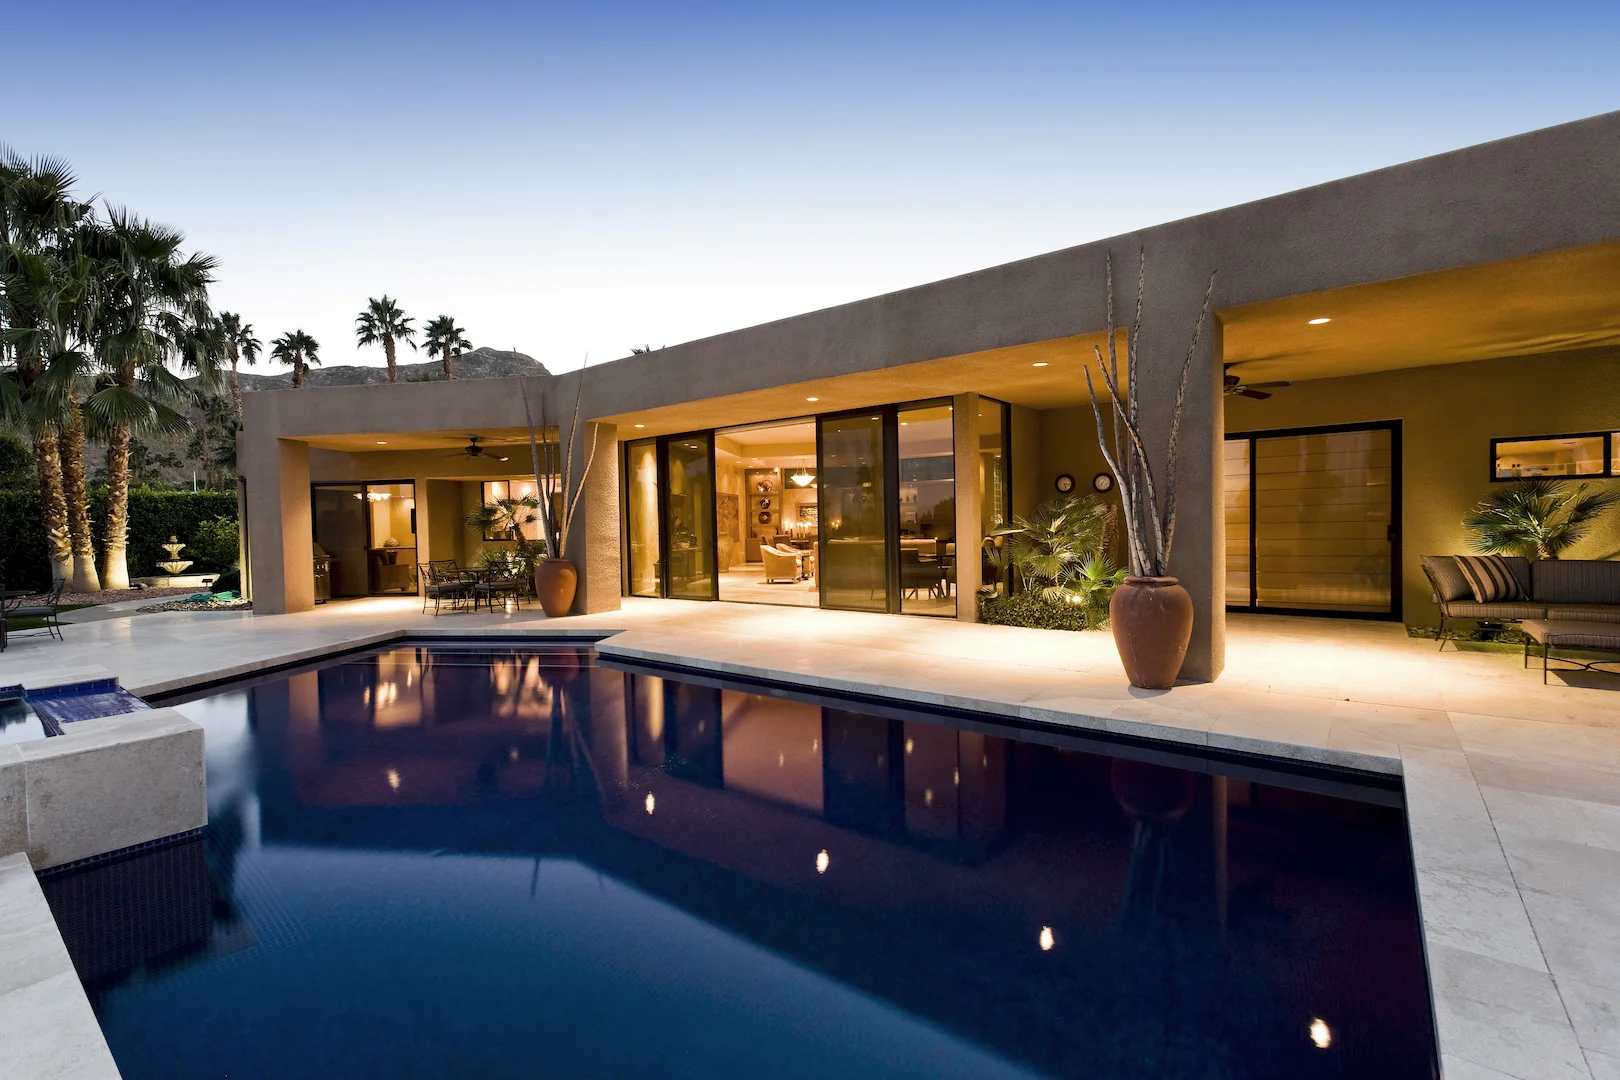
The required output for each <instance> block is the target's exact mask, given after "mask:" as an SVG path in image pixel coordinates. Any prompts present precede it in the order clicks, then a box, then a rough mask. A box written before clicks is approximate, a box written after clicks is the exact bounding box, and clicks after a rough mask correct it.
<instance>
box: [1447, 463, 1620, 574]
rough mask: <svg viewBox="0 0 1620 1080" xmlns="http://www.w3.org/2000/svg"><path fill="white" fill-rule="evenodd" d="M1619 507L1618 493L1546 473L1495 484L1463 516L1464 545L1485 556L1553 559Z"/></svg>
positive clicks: (1619, 494)
mask: <svg viewBox="0 0 1620 1080" xmlns="http://www.w3.org/2000/svg"><path fill="white" fill-rule="evenodd" d="M1617 505H1620V491H1617V490H1614V489H1612V488H1611V489H1609V490H1607V491H1594V492H1591V493H1588V492H1587V490H1586V485H1585V484H1580V485H1577V486H1576V487H1574V488H1569V487H1566V486H1565V485H1564V484H1563V483H1561V482H1559V481H1557V480H1553V479H1550V478H1547V477H1537V478H1536V479H1534V480H1521V481H1519V482H1518V483H1516V484H1507V485H1504V486H1503V487H1500V488H1496V489H1495V490H1493V491H1492V492H1491V493H1490V494H1489V495H1487V496H1486V497H1485V498H1484V499H1483V500H1481V501H1480V503H1479V505H1478V506H1476V507H1474V509H1473V510H1472V511H1470V512H1469V514H1468V516H1467V517H1465V518H1463V526H1464V527H1465V528H1466V529H1467V530H1468V531H1469V533H1470V534H1471V535H1470V536H1469V544H1470V545H1471V546H1472V547H1473V549H1474V550H1475V551H1478V552H1480V553H1482V554H1485V555H1528V556H1529V557H1531V558H1533V559H1556V558H1558V556H1559V555H1560V554H1561V553H1563V552H1564V551H1565V550H1567V549H1569V548H1571V547H1573V546H1574V545H1575V544H1576V542H1578V541H1579V540H1580V539H1581V537H1583V536H1585V535H1586V533H1587V530H1589V529H1590V528H1591V527H1592V523H1593V522H1594V521H1596V520H1597V519H1598V517H1599V516H1601V515H1602V514H1603V513H1604V512H1605V511H1607V510H1608V509H1609V508H1611V507H1613V506H1617Z"/></svg>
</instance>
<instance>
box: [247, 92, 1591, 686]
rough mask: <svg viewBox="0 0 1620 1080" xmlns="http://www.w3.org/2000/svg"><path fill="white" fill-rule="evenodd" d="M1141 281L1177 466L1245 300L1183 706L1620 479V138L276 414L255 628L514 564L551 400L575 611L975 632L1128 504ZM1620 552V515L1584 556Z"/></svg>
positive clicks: (1429, 170)
mask: <svg viewBox="0 0 1620 1080" xmlns="http://www.w3.org/2000/svg"><path fill="white" fill-rule="evenodd" d="M1138 251H1143V252H1145V253H1146V286H1145V292H1144V294H1143V312H1142V327H1143V335H1142V342H1143V348H1142V350H1141V355H1139V356H1133V357H1130V358H1129V361H1128V362H1129V365H1133V366H1134V368H1135V372H1134V375H1135V379H1136V384H1137V387H1138V391H1137V392H1138V398H1139V401H1140V405H1141V409H1142V417H1143V426H1144V432H1145V434H1146V435H1147V440H1148V449H1149V455H1150V457H1152V458H1153V460H1154V462H1155V467H1156V468H1158V469H1160V470H1162V469H1163V467H1164V454H1165V447H1166V443H1167V440H1168V428H1169V421H1170V415H1171V411H1172V404H1173V401H1174V399H1175V395H1176V381H1177V376H1178V375H1179V372H1180V370H1181V366H1182V362H1183V360H1184V358H1185V356H1186V350H1187V345H1188V341H1189V338H1190V336H1191V330H1192V327H1193V325H1194V323H1195V321H1196V319H1197V316H1198V312H1199V308H1200V304H1201V301H1202V298H1203V295H1204V291H1205V287H1206V284H1207V282H1208V278H1209V274H1210V272H1211V271H1212V270H1213V271H1218V276H1217V278H1216V283H1215V287H1214V292H1213V318H1212V320H1211V323H1210V325H1209V326H1208V327H1206V331H1205V333H1204V334H1203V336H1202V338H1201V339H1200V341H1199V343H1198V346H1197V349H1196V352H1195V354H1194V357H1193V372H1194V375H1193V378H1192V380H1191V384H1190V386H1189V387H1188V390H1187V396H1186V401H1185V406H1184V413H1183V418H1182V423H1181V431H1180V446H1181V454H1180V459H1179V462H1178V466H1177V468H1178V488H1179V515H1178V521H1177V526H1176V533H1175V544H1174V551H1173V554H1172V558H1171V564H1172V569H1173V571H1174V573H1175V574H1176V576H1177V577H1178V578H1179V579H1180V580H1181V582H1182V583H1183V584H1184V585H1185V586H1186V587H1187V589H1188V590H1189V592H1190V593H1191V595H1192V597H1193V601H1194V605H1195V611H1196V616H1195V626H1194V631H1193V640H1192V644H1191V646H1190V648H1189V650H1188V654H1187V660H1186V664H1185V666H1184V668H1183V675H1184V677H1191V678H1195V679H1214V678H1216V677H1218V676H1219V674H1220V672H1221V669H1222V666H1223V663H1224V653H1225V624H1226V616H1227V612H1228V611H1230V610H1240V611H1245V610H1253V611H1272V612H1280V613H1297V614H1301V615H1305V616H1308V615H1312V614H1314V615H1339V616H1352V617H1359V618H1387V619H1404V620H1405V621H1406V622H1408V623H1418V624H1431V625H1432V624H1433V623H1434V622H1436V621H1437V617H1436V614H1435V611H1434V608H1433V606H1432V604H1431V603H1430V600H1429V590H1428V585H1427V582H1426V581H1425V580H1424V578H1423V576H1422V574H1421V573H1420V572H1419V570H1418V560H1419V558H1420V557H1421V556H1422V555H1425V554H1436V553H1451V552H1460V551H1462V550H1464V531H1463V527H1462V524H1461V520H1462V516H1463V514H1464V513H1465V512H1466V510H1467V509H1468V508H1469V507H1470V506H1472V505H1473V504H1474V503H1476V502H1477V501H1478V500H1479V499H1480V498H1481V497H1482V496H1483V495H1484V494H1485V493H1486V492H1487V491H1488V490H1489V488H1490V485H1491V484H1493V483H1497V482H1501V481H1505V480H1511V479H1513V478H1517V477H1523V476H1531V475H1552V476H1558V477H1563V478H1571V479H1575V478H1578V479H1583V480H1584V481H1585V482H1588V483H1592V484H1595V485H1609V484H1620V113H1610V114H1606V115H1603V116H1599V117H1594V118H1592V119H1588V120H1583V121H1580V122H1577V123H1572V124H1566V125H1563V126H1560V127H1555V128H1548V129H1545V130H1541V131H1536V132H1531V133H1529V134H1526V135H1522V136H1517V137H1514V138H1511V139H1505V140H1502V141H1499V142H1494V143H1488V144H1485V145H1481V146H1476V147H1471V148H1468V149H1464V150H1459V151H1456V152H1453V153H1448V154H1443V155H1440V156H1437V157H1432V158H1426V159H1423V160H1419V161H1415V162H1410V163H1407V164H1404V165H1399V166H1395V167H1393V168H1388V169H1383V170H1379V171H1377V172H1372V173H1367V174H1364V175H1361V176H1355V177H1351V178H1348V179H1345V180H1340V181H1335V182H1333V183H1329V184H1324V185H1321V186H1319V187H1313V188H1309V189H1305V190H1302V191H1297V192H1293V193H1290V194H1286V195H1281V196H1277V197H1275V198H1270V199H1265V200H1262V201H1259V202H1254V203H1249V204H1246V205H1242V206H1237V207H1232V208H1229V209H1225V210H1220V211H1216V212H1214V213H1209V214H1204V215H1200V216H1198V217H1194V218H1189V219H1186V220H1182V221H1176V222H1171V223H1168V224H1164V225H1159V226H1155V227H1153V228H1148V229H1144V230H1141V231H1139V232H1135V233H1130V234H1127V235H1123V236H1116V237H1112V238H1109V239H1107V240H1102V241H1098V242H1095V243H1090V244H1084V245H1081V246H1078V247H1072V248H1066V249H1064V250H1061V251H1055V252H1052V253H1050V254H1046V255H1041V256H1037V257H1035V258H1031V259H1025V260H1022V261H1019V262H1015V263H1009V264H1007V265H1004V266H998V267H993V268H990V269H987V270H982V271H979V272H976V273H972V274H968V275H964V276H961V277H956V278H951V279H948V280H945V281H939V282H935V283H932V284H928V285H923V286H919V287H917V288H913V289H907V290H904V291H901V292H897V293H891V294H888V295H884V296H879V297H874V298H871V299H868V300H862V301H858V302H856V303H851V304H845V305H842V306H839V307H834V308H828V309H826V310H822V311H816V312H811V313H809V314H805V315H800V316H797V317H794V318H790V319H784V320H781V321H778V322H773V323H768V324H765V325H761V326H755V327H751V328H748V329H744V330H738V331H735V332H732V333H728V334H722V335H719V336H716V337H711V338H706V339H702V340H699V341H693V342H688V343H685V344H682V345H677V346H672V347H670V348H667V349H662V350H659V351H657V352H654V353H650V354H643V355H637V356H632V357H628V358H625V359H622V360H618V361H615V362H613V363H611V364H605V365H599V366H596V367H593V368H591V369H589V370H587V371H586V372H584V373H583V374H581V373H578V372H573V373H568V374H564V375H558V376H548V377H544V378H535V379H529V380H517V379H489V380H463V381H455V382H448V383H416V384H399V385H375V386H354V387H334V388H328V389H322V390H318V391H310V390H298V391H294V390H288V391H275V392H262V393H255V394H252V395H249V396H248V397H247V399H246V401H245V421H244V428H243V431H242V433H241V437H240V439H239V447H240V472H241V476H242V481H243V489H242V499H243V504H244V510H245V521H246V526H247V527H246V529H245V530H244V563H243V565H244V566H245V567H247V569H248V573H247V574H246V575H245V578H246V579H247V581H248V582H249V587H250V589H251V592H252V596H253V600H254V605H255V610H256V611H259V612H266V613H276V612H288V611H300V610H307V609H309V608H310V607H312V606H313V605H314V603H315V602H316V599H317V595H316V592H317V582H316V580H315V575H314V573H313V558H314V553H315V545H316V544H317V543H319V544H320V545H321V549H322V550H323V551H325V552H326V554H327V555H328V556H330V557H331V558H332V561H333V564H334V569H333V572H332V573H331V574H330V575H328V576H327V578H326V580H325V581H323V582H322V583H320V588H321V589H322V590H323V591H330V592H331V593H332V594H333V595H335V596H343V595H367V594H378V593H383V594H386V593H393V592H398V593H408V592H412V591H414V590H415V588H416V584H417V579H416V575H415V572H414V566H415V564H417V563H420V562H426V561H428V560H429V559H456V560H458V561H461V562H467V561H470V560H472V559H474V558H475V557H476V556H477V555H478V553H479V552H480V551H481V550H483V549H484V548H486V547H490V546H499V545H501V544H504V543H507V542H508V541H506V540H503V539H501V538H499V537H495V536H485V535H483V534H481V533H478V532H476V531H474V530H470V529H468V528H467V526H466V524H465V517H466V515H467V513H468V512H469V511H470V510H473V509H476V508H477V507H478V506H479V505H481V504H482V503H483V502H485V501H487V500H489V499H491V498H495V497H499V496H500V495H502V494H505V493H507V492H521V491H523V490H527V486H526V485H529V484H532V478H533V467H532V465H531V458H530V453H529V447H528V441H527V434H526V432H527V428H526V426H525V418H524V409H523V400H524V399H523V396H522V395H524V394H527V395H528V401H529V403H530V406H531V409H536V410H537V409H538V408H539V405H540V403H541V400H542V397H543V399H544V404H545V408H546V412H547V419H548V421H549V422H550V423H551V424H552V425H553V426H555V425H556V424H557V420H558V418H559V417H562V418H563V420H564V423H563V425H562V427H561V431H560V436H561V438H562V439H563V440H564V441H566V440H567V439H568V438H569V437H570V435H571V434H572V435H573V437H574V438H575V440H576V447H577V448H578V449H577V450H576V454H575V466H574V467H575V471H576V473H577V472H579V471H580V470H581V469H582V464H583V460H584V459H585V457H586V456H587V450H588V448H589V447H590V446H592V445H593V444H594V447H595V458H594V463H593V465H592V467H591V469H590V471H589V472H588V473H587V474H586V475H585V477H584V485H583V494H582V497H581V500H580V504H579V512H578V519H577V523H576V527H575V529H574V531H573V534H572V535H571V536H570V538H569V543H568V551H567V554H568V555H569V556H570V557H571V558H573V559H574V561H575V562H576V563H577V564H578V565H579V567H580V573H581V580H580V590H579V595H578V599H577V601H576V610H577V611H581V612H600V611H605V610H611V609H613V608H615V607H617V606H618V605H619V603H620V599H621V597H623V596H630V595H642V596H666V597H672V598H684V599H690V600H693V601H696V602H702V601H710V600H734V601H740V602H764V603H778V604H782V605H784V606H799V607H814V606H825V607H835V608H849V609H855V610H867V611H880V612H891V613H894V614H895V615H897V616H916V617H919V618H928V617H934V618H939V617H950V618H957V619H968V620H971V619H973V618H974V617H975V604H974V597H975V594H976V592H977V590H978V588H979V586H980V585H981V584H982V583H983V582H984V580H985V576H986V575H987V574H990V573H993V567H992V566H991V565H990V564H989V563H987V562H986V560H984V559H983V558H982V557H980V547H981V542H982V540H983V538H984V537H985V536H986V535H988V534H990V533H991V532H993V531H994V529H995V528H996V527H998V526H999V525H1001V524H1002V523H1004V522H1005V521H1006V520H1007V519H1008V518H1009V517H1010V516H1011V515H1013V514H1028V513H1030V512H1031V511H1033V509H1034V508H1035V507H1036V505H1038V504H1039V503H1040V502H1041V501H1042V500H1044V499H1046V498H1049V497H1051V496H1052V495H1054V494H1057V492H1058V490H1059V488H1058V485H1059V483H1060V481H1062V482H1064V483H1067V481H1068V480H1071V479H1072V481H1073V484H1074V488H1075V489H1076V490H1079V491H1089V490H1093V483H1094V481H1095V482H1096V483H1097V485H1099V486H1105V485H1106V471H1107V470H1106V464H1105V462H1104V461H1103V458H1102V455H1101V454H1100V452H1099V451H1098V448H1097V439H1096V425H1095V422H1094V420H1093V417H1092V414H1091V408H1090V405H1089V402H1088V399H1087V391H1086V383H1085V377H1084V372H1083V368H1084V367H1085V366H1086V365H1087V364H1094V363H1095V361H1094V350H1096V349H1098V348H1099V347H1101V348H1102V349H1103V351H1104V352H1106V330H1105V328H1106V325H1107V311H1106V292H1105V261H1106V259H1107V258H1108V256H1109V254H1110V253H1112V258H1113V264H1114V272H1115V277H1116V293H1117V295H1116V307H1117V309H1118V311H1119V314H1120V321H1122V322H1123V321H1126V319H1127V318H1128V317H1129V315H1130V309H1131V306H1132V304H1133V296H1132V293H1133V291H1134V283H1135V273H1136V259H1137V253H1138ZM1093 376H1094V381H1097V382H1098V385H1099V391H1101V385H1100V380H1096V379H1095V376H1096V372H1095V371H1093ZM581 380H583V387H581ZM1273 383H1281V384H1284V385H1276V386H1263V385H1260V384H1273ZM576 393H578V394H579V395H580V396H579V401H580V411H579V429H578V431H577V432H573V431H571V427H570V425H571V423H572V416H573V411H574V402H575V396H576ZM473 440H476V447H475V452H474V453H468V452H467V451H468V448H469V446H471V445H472V441H473ZM1099 478H1103V479H1099ZM1105 497H1107V498H1114V495H1113V493H1112V492H1111V491H1110V492H1109V493H1108V494H1106V495H1105ZM1617 517H1620V516H1617ZM390 541H392V543H390ZM1617 550H1620V520H1616V519H1610V520H1609V521H1606V522H1605V523H1604V524H1603V526H1601V527H1600V528H1599V529H1597V530H1595V531H1594V533H1593V534H1592V535H1591V536H1589V537H1588V538H1587V539H1586V540H1585V541H1583V544H1582V546H1581V547H1580V548H1579V549H1578V550H1577V551H1576V552H1575V554H1577V555H1580V556H1582V557H1589V558H1596V557H1604V556H1607V555H1612V554H1613V553H1614V552H1616V551H1617Z"/></svg>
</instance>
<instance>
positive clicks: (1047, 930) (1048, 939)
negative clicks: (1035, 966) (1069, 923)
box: [1040, 926, 1057, 952]
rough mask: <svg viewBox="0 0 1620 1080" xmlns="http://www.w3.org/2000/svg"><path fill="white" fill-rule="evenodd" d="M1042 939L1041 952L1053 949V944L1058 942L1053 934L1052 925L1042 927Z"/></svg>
mask: <svg viewBox="0 0 1620 1080" xmlns="http://www.w3.org/2000/svg"><path fill="white" fill-rule="evenodd" d="M1040 940H1041V952H1051V951H1052V946H1054V945H1056V944H1057V939H1056V938H1054V937H1053V936H1052V928H1051V927H1050V926H1043V927H1041V939H1040Z"/></svg>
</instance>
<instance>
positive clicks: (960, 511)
mask: <svg viewBox="0 0 1620 1080" xmlns="http://www.w3.org/2000/svg"><path fill="white" fill-rule="evenodd" d="M951 408H952V412H951V429H952V436H953V444H954V446H955V448H956V617H957V618H958V619H960V620H961V621H962V622H978V621H979V578H980V573H981V571H982V570H983V563H982V562H981V560H980V557H979V541H980V540H981V539H983V537H984V521H983V518H982V515H981V511H980V503H981V500H982V499H983V492H984V477H983V471H984V454H983V452H982V451H983V447H982V446H981V445H980V443H981V437H980V433H981V432H982V431H983V425H982V424H981V423H980V422H979V395H978V394H957V395H956V396H955V397H954V398H952V399H951Z"/></svg>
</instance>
